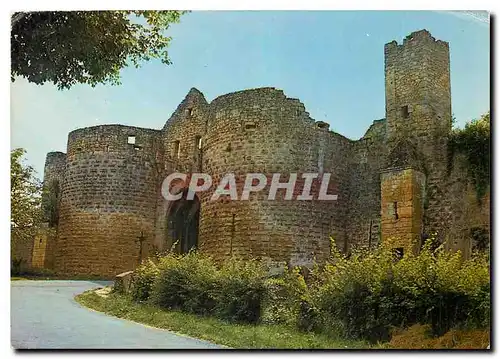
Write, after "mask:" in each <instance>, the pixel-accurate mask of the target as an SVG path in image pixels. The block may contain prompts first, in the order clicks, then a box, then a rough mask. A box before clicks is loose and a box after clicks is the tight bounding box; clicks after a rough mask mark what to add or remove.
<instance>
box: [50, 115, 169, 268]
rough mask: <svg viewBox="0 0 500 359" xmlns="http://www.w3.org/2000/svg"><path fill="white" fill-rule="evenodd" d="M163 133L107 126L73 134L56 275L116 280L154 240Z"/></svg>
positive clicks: (64, 188) (61, 216) (62, 199)
mask: <svg viewBox="0 0 500 359" xmlns="http://www.w3.org/2000/svg"><path fill="white" fill-rule="evenodd" d="M159 133H160V131H157V130H150V129H144V128H138V127H131V126H122V125H104V126H96V127H88V128H83V129H79V130H75V131H73V132H71V133H70V134H69V137H68V149H67V161H66V172H65V178H64V182H63V186H62V198H61V209H60V219H59V228H58V238H57V251H56V254H55V255H56V258H55V264H56V265H55V270H56V271H57V272H62V273H66V274H90V275H94V274H95V275H101V276H109V277H112V276H114V275H116V274H118V273H120V272H123V271H126V270H130V269H133V268H134V267H135V266H136V265H137V263H138V261H139V260H140V258H139V253H140V248H141V247H140V245H139V242H138V239H139V237H142V238H145V240H144V243H143V253H142V255H143V257H145V256H146V255H147V252H148V248H149V246H150V244H151V242H152V239H153V237H154V223H155V214H156V199H157V198H156V191H155V189H156V183H157V164H156V157H157V153H158V149H159V147H160V145H161V142H160V138H159Z"/></svg>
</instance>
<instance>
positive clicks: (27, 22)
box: [10, 11, 185, 89]
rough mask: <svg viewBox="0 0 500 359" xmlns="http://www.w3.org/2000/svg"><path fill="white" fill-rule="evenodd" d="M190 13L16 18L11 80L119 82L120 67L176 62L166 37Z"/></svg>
mask: <svg viewBox="0 0 500 359" xmlns="http://www.w3.org/2000/svg"><path fill="white" fill-rule="evenodd" d="M184 13H185V11H69V12H65V11H42V12H29V13H14V14H13V15H12V18H11V24H12V31H11V39H10V43H11V63H12V64H11V79H12V81H14V79H15V76H23V77H25V78H26V79H27V80H28V81H30V82H32V83H35V84H44V83H46V82H52V83H53V84H54V85H56V86H57V87H58V88H59V89H68V88H70V87H71V86H73V85H75V84H77V83H83V84H89V85H91V86H95V85H97V84H99V83H111V84H119V83H120V70H121V69H122V68H124V67H127V66H129V65H130V64H133V65H134V66H135V67H136V68H137V67H139V66H140V64H141V63H142V62H143V61H149V60H150V59H153V58H156V59H160V60H161V61H162V62H163V63H164V64H167V65H168V64H171V61H170V58H169V57H168V52H167V47H168V45H169V43H170V41H171V38H170V37H168V36H165V34H164V31H165V30H167V29H168V28H169V26H170V24H172V23H177V22H179V20H180V17H181V15H182V14H184Z"/></svg>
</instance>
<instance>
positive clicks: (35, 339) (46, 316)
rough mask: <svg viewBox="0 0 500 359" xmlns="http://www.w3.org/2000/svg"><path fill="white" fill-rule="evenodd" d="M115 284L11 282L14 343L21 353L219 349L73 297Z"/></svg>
mask: <svg viewBox="0 0 500 359" xmlns="http://www.w3.org/2000/svg"><path fill="white" fill-rule="evenodd" d="M108 284H109V282H90V281H64V280H61V281H13V282H11V343H12V346H13V347H14V348H16V349H35V348H37V349H42V348H43V349H129V348H130V349H132V348H133V349H149V348H151V349H153V348H154V349H216V348H218V346H217V345H215V344H212V343H208V342H205V341H202V340H198V339H193V338H189V337H184V336H180V335H177V334H174V333H171V332H169V331H166V330H162V329H155V328H150V327H146V326H143V325H141V324H136V323H132V322H129V321H126V320H123V319H118V318H113V317H109V316H107V315H105V314H102V313H98V312H94V311H91V310H88V309H86V308H83V307H81V306H80V305H79V304H78V303H76V302H75V301H74V299H73V297H74V296H75V295H76V294H79V293H82V292H84V291H86V290H88V289H91V288H97V287H102V286H104V285H108Z"/></svg>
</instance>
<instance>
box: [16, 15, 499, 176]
mask: <svg viewBox="0 0 500 359" xmlns="http://www.w3.org/2000/svg"><path fill="white" fill-rule="evenodd" d="M424 28H425V29H427V30H429V31H430V32H431V34H432V35H433V36H434V37H435V38H437V39H440V40H444V41H448V42H449V43H450V57H451V91H452V111H453V113H454V115H455V116H456V118H457V124H458V125H459V126H463V124H464V123H465V122H466V121H467V120H471V119H473V118H478V117H479V116H480V115H481V114H483V113H485V112H487V111H489V107H490V61H489V59H490V28H489V25H488V24H487V23H485V22H482V21H480V20H478V19H477V18H474V17H473V16H464V15H459V14H456V13H449V12H448V13H445V12H436V11H414V12H411V11H349V12H347V11H293V12H290V11H248V12H229V11H226V12H222V11H196V12H192V13H190V14H187V15H185V16H183V17H182V20H181V23H180V24H175V25H173V26H172V28H171V29H170V30H169V32H168V34H169V35H171V36H172V37H173V41H172V43H171V46H170V48H169V54H170V57H171V59H172V61H173V64H172V65H170V66H166V65H163V64H161V63H160V62H159V61H152V62H150V63H146V64H144V66H143V67H141V68H139V69H135V68H127V69H125V70H123V71H122V85H120V86H110V85H106V86H105V85H99V86H97V87H95V88H92V87H90V86H84V85H78V86H75V87H74V88H72V89H71V90H64V91H59V90H57V89H56V88H55V87H54V86H52V85H43V86H37V85H33V84H30V83H28V82H27V81H25V80H24V79H17V80H16V81H15V82H14V83H12V84H11V148H16V147H23V148H25V149H26V150H27V163H29V164H31V165H33V166H34V167H35V169H36V170H37V172H38V176H39V177H40V178H42V176H43V166H44V161H45V155H46V153H47V152H50V151H62V152H66V141H67V136H68V133H69V132H70V131H72V130H74V129H77V128H81V127H88V126H94V125H99V124H111V123H119V124H124V125H131V126H138V127H147V128H155V129H160V128H162V127H163V125H164V123H165V122H166V121H167V119H168V118H169V117H170V115H171V114H172V112H173V111H174V110H175V108H176V107H177V105H178V104H179V103H180V102H181V101H182V99H183V98H184V97H185V96H186V94H187V93H188V91H189V89H190V88H191V87H196V88H197V89H198V90H200V91H201V92H202V93H203V94H204V95H205V97H206V99H207V101H211V100H213V99H214V98H215V97H217V96H220V95H223V94H225V93H229V92H233V91H238V90H243V89H246V88H255V87H264V86H272V87H276V88H280V89H282V90H284V92H285V94H286V95H287V96H288V97H293V98H298V99H300V100H301V101H302V102H303V103H304V105H305V106H306V110H307V111H309V113H310V115H311V117H312V118H314V119H316V120H321V121H326V122H328V123H329V124H330V128H331V130H333V131H335V132H338V133H340V134H342V135H344V136H347V137H349V138H352V139H358V138H360V137H361V136H363V134H364V133H365V131H366V130H367V129H368V127H369V126H370V124H371V123H372V121H373V120H377V119H380V118H383V117H384V116H385V99H384V44H385V43H388V42H390V41H392V40H397V41H398V42H399V43H401V41H402V39H403V38H404V37H405V36H406V35H408V34H410V33H411V32H413V31H416V30H421V29H424Z"/></svg>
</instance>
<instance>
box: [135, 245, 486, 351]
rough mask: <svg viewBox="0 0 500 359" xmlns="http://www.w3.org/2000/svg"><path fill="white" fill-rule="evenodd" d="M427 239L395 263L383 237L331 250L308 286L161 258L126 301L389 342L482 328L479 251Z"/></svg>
mask: <svg viewBox="0 0 500 359" xmlns="http://www.w3.org/2000/svg"><path fill="white" fill-rule="evenodd" d="M432 243H433V238H429V239H428V240H427V242H426V243H425V245H424V248H422V250H421V251H420V253H419V254H418V255H414V254H412V253H411V252H409V253H405V255H404V256H403V257H402V258H396V256H395V254H394V251H393V247H394V245H393V244H392V243H391V241H390V240H386V241H385V242H384V244H383V245H382V246H380V247H379V248H377V249H376V250H373V251H366V250H357V251H353V252H352V253H351V255H350V257H349V258H346V257H345V256H343V255H342V254H341V253H340V252H339V251H338V250H337V249H336V248H337V247H336V246H335V244H334V243H333V245H332V255H331V258H330V260H329V261H328V263H326V265H324V266H315V268H314V269H313V271H312V273H311V275H310V276H308V281H307V282H306V281H305V280H304V277H303V276H302V275H301V274H300V270H299V268H294V269H291V270H290V269H287V268H283V272H282V273H281V274H279V275H275V276H271V275H270V274H269V272H268V268H267V267H266V266H265V265H263V264H262V263H260V262H257V261H254V260H251V261H242V260H227V261H224V262H223V263H221V264H220V265H219V266H216V265H215V264H214V262H213V261H212V260H211V259H210V258H209V257H206V256H205V255H203V254H200V253H197V252H190V253H189V254H187V255H177V254H173V253H170V254H167V255H165V256H162V257H160V258H159V261H158V263H157V264H155V263H154V262H152V261H145V262H143V264H142V266H140V267H139V268H138V269H137V270H136V273H135V274H134V279H133V285H132V299H133V300H134V301H136V302H141V301H146V300H147V299H148V297H149V298H150V301H149V302H150V303H152V304H154V305H156V306H159V307H161V308H165V309H178V310H181V311H183V312H187V313H195V314H204V315H212V316H216V317H218V318H220V319H222V320H224V321H227V322H236V323H250V324H256V323H263V324H267V325H285V326H289V327H294V328H296V329H298V330H300V331H302V332H314V333H322V335H327V336H330V337H339V336H344V337H346V338H347V339H350V340H351V339H355V340H359V339H362V340H368V341H370V342H378V341H387V340H389V339H390V337H391V333H392V330H393V328H394V327H406V326H411V325H413V324H416V323H419V324H430V327H431V329H432V333H433V334H434V335H442V334H443V333H445V332H447V331H448V330H449V329H450V328H453V327H461V326H462V327H479V328H484V327H487V326H489V323H490V294H489V293H490V284H489V280H490V275H489V265H488V258H487V256H486V254H480V253H475V254H474V256H473V257H472V258H471V259H468V260H464V258H462V255H461V253H460V252H456V253H452V252H449V251H446V250H444V247H443V246H440V247H438V248H435V247H434V246H433V245H432Z"/></svg>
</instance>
